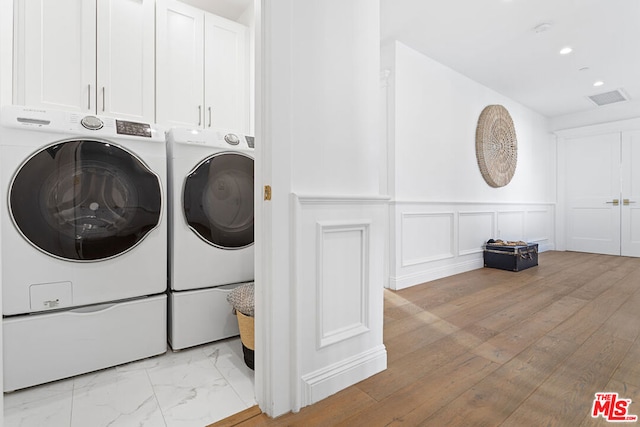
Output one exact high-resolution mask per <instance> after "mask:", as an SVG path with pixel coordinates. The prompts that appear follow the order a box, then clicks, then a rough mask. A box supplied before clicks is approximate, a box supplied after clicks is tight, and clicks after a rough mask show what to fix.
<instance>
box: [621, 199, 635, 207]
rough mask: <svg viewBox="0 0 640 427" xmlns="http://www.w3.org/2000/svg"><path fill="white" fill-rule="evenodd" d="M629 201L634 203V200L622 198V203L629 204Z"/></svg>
mask: <svg viewBox="0 0 640 427" xmlns="http://www.w3.org/2000/svg"><path fill="white" fill-rule="evenodd" d="M631 203H635V202H634V201H633V200H629V199H622V204H623V205H625V206H629V205H630V204H631Z"/></svg>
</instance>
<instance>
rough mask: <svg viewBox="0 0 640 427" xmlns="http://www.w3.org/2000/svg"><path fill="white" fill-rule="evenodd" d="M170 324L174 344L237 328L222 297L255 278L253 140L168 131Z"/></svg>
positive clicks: (213, 336) (219, 335)
mask: <svg viewBox="0 0 640 427" xmlns="http://www.w3.org/2000/svg"><path fill="white" fill-rule="evenodd" d="M167 167H168V180H169V199H170V202H169V211H168V214H169V215H168V216H169V265H168V270H169V276H168V277H169V284H170V285H169V288H170V292H169V296H168V298H169V313H168V316H169V328H168V338H169V343H170V345H171V347H172V348H173V350H179V349H183V348H186V347H192V346H195V345H199V344H204V343H206V342H211V341H216V340H220V339H223V338H227V337H231V336H235V335H238V333H239V331H238V324H237V320H236V318H235V316H234V315H233V313H232V308H231V306H230V305H229V304H228V303H227V301H226V296H227V294H228V293H229V292H231V290H232V289H233V288H234V287H236V286H238V285H239V284H242V283H246V282H251V281H253V279H254V247H253V242H254V200H253V195H254V190H253V187H254V140H253V138H252V137H250V136H246V135H242V134H240V133H237V132H233V131H228V130H221V129H207V130H190V129H181V128H174V129H171V130H170V131H169V132H167Z"/></svg>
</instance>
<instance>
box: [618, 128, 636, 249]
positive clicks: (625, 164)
mask: <svg viewBox="0 0 640 427" xmlns="http://www.w3.org/2000/svg"><path fill="white" fill-rule="evenodd" d="M634 165H635V168H634V167H633V166H634ZM638 165H640V131H635V132H625V133H623V134H622V196H621V198H622V200H621V202H620V205H621V208H620V209H621V220H622V222H621V254H622V255H625V256H636V257H640V168H639V167H638Z"/></svg>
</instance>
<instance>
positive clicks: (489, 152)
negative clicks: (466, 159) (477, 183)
mask: <svg viewBox="0 0 640 427" xmlns="http://www.w3.org/2000/svg"><path fill="white" fill-rule="evenodd" d="M476 158H477V159H478V166H479V167H480V173H482V177H483V178H484V180H485V181H487V184H489V185H490V186H492V187H504V186H505V185H507V184H508V183H509V182H510V181H511V178H513V174H514V173H515V171H516V163H517V162H518V141H517V140H516V130H515V128H514V127H513V120H511V116H510V115H509V112H508V111H507V109H506V108H504V107H503V106H502V105H489V106H487V107H485V109H484V110H482V113H480V118H479V119H478V127H477V128H476Z"/></svg>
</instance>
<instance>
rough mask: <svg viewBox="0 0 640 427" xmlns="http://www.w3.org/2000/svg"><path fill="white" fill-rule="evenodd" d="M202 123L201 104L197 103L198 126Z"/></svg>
mask: <svg viewBox="0 0 640 427" xmlns="http://www.w3.org/2000/svg"><path fill="white" fill-rule="evenodd" d="M201 125H202V105H198V126H201Z"/></svg>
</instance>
